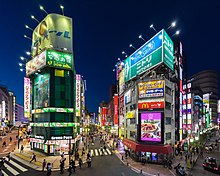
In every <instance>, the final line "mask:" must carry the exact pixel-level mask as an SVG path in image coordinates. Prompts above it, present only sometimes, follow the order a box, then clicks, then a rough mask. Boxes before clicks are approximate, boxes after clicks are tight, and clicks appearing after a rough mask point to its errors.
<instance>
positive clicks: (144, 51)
mask: <svg viewBox="0 0 220 176" xmlns="http://www.w3.org/2000/svg"><path fill="white" fill-rule="evenodd" d="M173 47H174V45H173V41H172V40H171V39H170V37H169V36H168V34H167V33H166V32H165V30H164V29H163V30H161V31H160V32H158V33H157V34H156V35H155V36H154V37H152V38H151V39H150V40H149V41H147V42H146V43H145V44H144V45H142V46H141V47H140V48H139V49H137V50H136V51H135V52H134V53H133V54H132V55H130V56H129V57H128V58H127V59H126V60H125V61H124V79H125V82H127V81H129V80H130V79H132V78H134V77H136V76H137V75H139V74H141V73H144V72H146V71H147V70H149V69H151V68H153V67H155V66H156V65H158V64H160V63H162V62H164V64H165V65H167V66H168V67H169V68H170V69H171V70H174V55H173V50H174V49H173Z"/></svg>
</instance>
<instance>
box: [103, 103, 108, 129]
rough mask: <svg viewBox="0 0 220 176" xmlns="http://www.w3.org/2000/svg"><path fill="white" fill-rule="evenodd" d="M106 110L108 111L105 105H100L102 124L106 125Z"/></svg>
mask: <svg viewBox="0 0 220 176" xmlns="http://www.w3.org/2000/svg"><path fill="white" fill-rule="evenodd" d="M107 111H108V108H107V107H102V126H105V125H106V120H107V119H106V117H107Z"/></svg>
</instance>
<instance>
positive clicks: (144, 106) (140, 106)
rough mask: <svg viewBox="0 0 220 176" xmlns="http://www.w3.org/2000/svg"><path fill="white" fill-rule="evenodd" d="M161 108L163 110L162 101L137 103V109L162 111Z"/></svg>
mask: <svg viewBox="0 0 220 176" xmlns="http://www.w3.org/2000/svg"><path fill="white" fill-rule="evenodd" d="M163 108H164V101H160V102H159V101H157V102H140V103H138V109H163Z"/></svg>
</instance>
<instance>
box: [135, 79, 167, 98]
mask: <svg viewBox="0 0 220 176" xmlns="http://www.w3.org/2000/svg"><path fill="white" fill-rule="evenodd" d="M163 88H164V80H157V81H148V82H141V83H139V84H138V91H139V95H141V94H146V92H147V90H148V89H163Z"/></svg>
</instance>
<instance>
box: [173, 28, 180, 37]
mask: <svg viewBox="0 0 220 176" xmlns="http://www.w3.org/2000/svg"><path fill="white" fill-rule="evenodd" d="M179 34H180V30H177V31H176V32H175V33H174V34H173V35H171V37H173V36H174V35H179Z"/></svg>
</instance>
